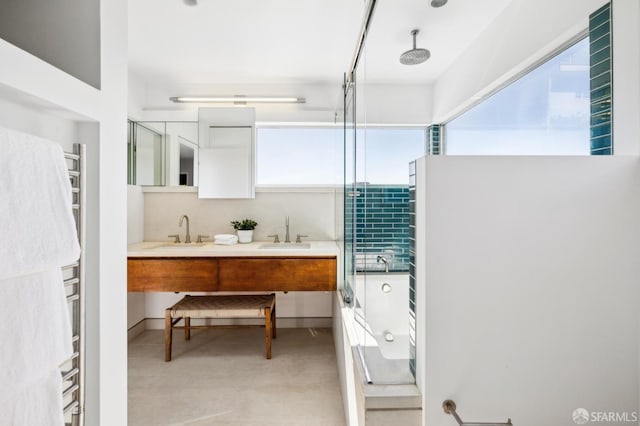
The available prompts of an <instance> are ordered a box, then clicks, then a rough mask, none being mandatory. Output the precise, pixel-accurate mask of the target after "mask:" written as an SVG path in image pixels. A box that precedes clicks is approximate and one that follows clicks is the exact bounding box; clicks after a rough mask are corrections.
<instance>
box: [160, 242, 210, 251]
mask: <svg viewBox="0 0 640 426" xmlns="http://www.w3.org/2000/svg"><path fill="white" fill-rule="evenodd" d="M205 244H207V243H189V244H186V243H166V244H162V245H159V246H157V247H154V248H153V250H166V249H186V248H197V247H202V246H204V245H205Z"/></svg>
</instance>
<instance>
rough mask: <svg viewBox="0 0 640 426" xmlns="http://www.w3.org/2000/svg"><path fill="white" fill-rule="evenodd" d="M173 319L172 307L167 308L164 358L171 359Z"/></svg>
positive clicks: (167, 360)
mask: <svg viewBox="0 0 640 426" xmlns="http://www.w3.org/2000/svg"><path fill="white" fill-rule="evenodd" d="M172 335H173V321H172V320H171V309H167V310H166V311H165V314H164V360H165V361H166V362H169V361H171V338H172V337H173V336H172Z"/></svg>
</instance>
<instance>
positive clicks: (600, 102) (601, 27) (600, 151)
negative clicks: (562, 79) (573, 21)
mask: <svg viewBox="0 0 640 426" xmlns="http://www.w3.org/2000/svg"><path fill="white" fill-rule="evenodd" d="M589 43H590V46H589V50H590V52H589V53H590V63H591V73H590V89H591V155H611V154H612V153H613V145H612V138H611V111H612V110H611V105H612V103H611V87H612V77H613V73H612V69H611V3H607V4H606V5H605V6H603V7H602V8H600V9H598V10H597V11H596V12H594V13H592V14H591V16H590V17H589Z"/></svg>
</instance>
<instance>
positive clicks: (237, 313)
mask: <svg viewBox="0 0 640 426" xmlns="http://www.w3.org/2000/svg"><path fill="white" fill-rule="evenodd" d="M262 317H264V325H191V318H262ZM181 319H184V326H180V327H179V326H176V324H177V323H178V322H179V321H180V320H181ZM230 327H264V329H265V339H266V353H265V356H266V358H267V359H271V338H274V339H275V338H276V295H275V293H272V294H259V295H256V294H238V295H232V296H185V297H184V298H183V299H182V300H180V301H179V302H178V303H176V304H175V305H173V306H172V307H170V308H168V309H167V310H166V312H165V328H164V349H165V350H164V353H165V361H171V340H172V338H173V329H174V328H183V329H184V337H185V339H186V340H189V339H190V338H191V330H192V329H195V328H230Z"/></svg>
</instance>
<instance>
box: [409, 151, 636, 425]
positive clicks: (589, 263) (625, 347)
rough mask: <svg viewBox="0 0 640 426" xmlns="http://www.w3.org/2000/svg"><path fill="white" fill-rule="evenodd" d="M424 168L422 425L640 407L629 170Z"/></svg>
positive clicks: (437, 160)
mask: <svg viewBox="0 0 640 426" xmlns="http://www.w3.org/2000/svg"><path fill="white" fill-rule="evenodd" d="M421 161H422V162H423V164H424V165H425V167H426V173H425V174H423V175H422V176H419V177H418V181H419V183H420V184H422V185H424V186H423V187H424V188H425V190H424V191H421V192H420V196H422V197H424V201H425V203H426V212H424V211H423V212H422V218H423V222H422V223H421V224H420V225H419V226H420V228H419V231H418V235H419V238H423V239H424V241H425V242H426V252H425V254H424V256H421V257H422V260H423V261H424V263H423V266H424V269H423V273H424V275H423V276H424V277H426V279H425V280H423V281H421V282H418V289H419V294H418V309H419V310H420V309H424V311H423V314H424V315H425V316H426V320H425V322H423V323H420V324H418V339H419V340H420V341H422V342H426V345H425V346H423V347H426V349H425V350H424V351H421V352H419V362H420V371H422V372H424V373H423V374H424V375H423V377H421V380H420V382H421V383H422V384H423V386H424V388H423V395H424V404H425V405H424V412H425V423H426V424H429V425H450V424H451V423H452V422H453V419H451V418H450V417H449V416H446V415H445V414H444V413H443V411H442V401H443V400H445V399H448V398H450V399H453V400H455V401H456V403H457V404H458V408H459V413H460V414H461V416H462V417H463V419H465V420H473V421H506V419H507V417H511V418H512V420H513V423H514V424H516V425H518V426H527V425H532V426H534V425H536V426H537V425H560V424H564V425H568V424H572V420H571V415H572V412H573V410H574V409H576V408H579V407H583V408H586V409H587V410H590V411H619V412H625V411H626V412H638V411H640V403H639V401H640V400H639V397H640V392H639V389H638V385H639V383H638V377H639V374H638V373H639V365H638V360H639V353H638V350H639V345H638V344H639V333H638V331H639V329H638V325H639V321H638V320H639V309H638V303H637V302H638V300H639V299H638V296H639V288H640V287H639V286H638V284H637V283H638V277H639V276H640V263H638V257H639V255H640V244H639V241H640V220H639V219H638V218H640V197H639V189H638V182H640V167H639V166H640V164H639V160H638V159H637V158H631V157H608V158H605V157H602V158H600V157H568V158H562V157H501V158H496V157H430V158H426V159H422V160H421Z"/></svg>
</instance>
